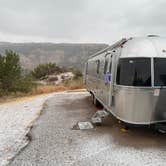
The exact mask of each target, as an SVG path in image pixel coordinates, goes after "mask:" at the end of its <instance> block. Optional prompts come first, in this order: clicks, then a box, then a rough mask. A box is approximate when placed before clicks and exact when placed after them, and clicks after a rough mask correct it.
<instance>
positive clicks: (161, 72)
mask: <svg viewBox="0 0 166 166" xmlns="http://www.w3.org/2000/svg"><path fill="white" fill-rule="evenodd" d="M154 85H155V86H166V58H154Z"/></svg>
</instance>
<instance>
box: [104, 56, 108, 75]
mask: <svg viewBox="0 0 166 166" xmlns="http://www.w3.org/2000/svg"><path fill="white" fill-rule="evenodd" d="M107 66H108V59H106V60H105V64H104V74H106V73H107Z"/></svg>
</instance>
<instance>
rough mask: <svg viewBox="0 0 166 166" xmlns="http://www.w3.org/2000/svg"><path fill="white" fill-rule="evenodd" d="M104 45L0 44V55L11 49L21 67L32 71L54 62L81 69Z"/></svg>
mask: <svg viewBox="0 0 166 166" xmlns="http://www.w3.org/2000/svg"><path fill="white" fill-rule="evenodd" d="M105 47H107V45H106V44H63V43H62V44H54V43H5V42H1V43H0V53H4V52H5V50H7V49H11V50H13V51H16V52H17V53H19V55H20V58H21V63H22V66H23V67H24V68H25V69H29V70H31V69H33V68H34V67H35V66H37V65H38V64H40V63H47V62H55V63H57V64H58V65H60V66H66V67H77V68H79V69H82V68H83V64H84V62H85V60H86V59H87V57H88V56H89V55H91V54H93V53H95V52H97V51H99V50H101V49H103V48H105Z"/></svg>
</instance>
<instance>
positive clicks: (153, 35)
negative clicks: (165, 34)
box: [147, 35, 160, 37]
mask: <svg viewBox="0 0 166 166" xmlns="http://www.w3.org/2000/svg"><path fill="white" fill-rule="evenodd" d="M147 37H160V36H159V35H148V36H147Z"/></svg>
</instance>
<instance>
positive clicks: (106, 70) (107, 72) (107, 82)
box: [104, 53, 112, 107]
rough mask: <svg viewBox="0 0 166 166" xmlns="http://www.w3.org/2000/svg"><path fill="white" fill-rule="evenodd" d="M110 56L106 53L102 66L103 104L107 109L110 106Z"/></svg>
mask: <svg viewBox="0 0 166 166" xmlns="http://www.w3.org/2000/svg"><path fill="white" fill-rule="evenodd" d="M111 71H112V55H111V54H110V53H107V54H106V56H105V65H104V83H105V85H104V104H105V105H106V106H107V107H110V105H111V96H112V95H111V81H112V73H111Z"/></svg>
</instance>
